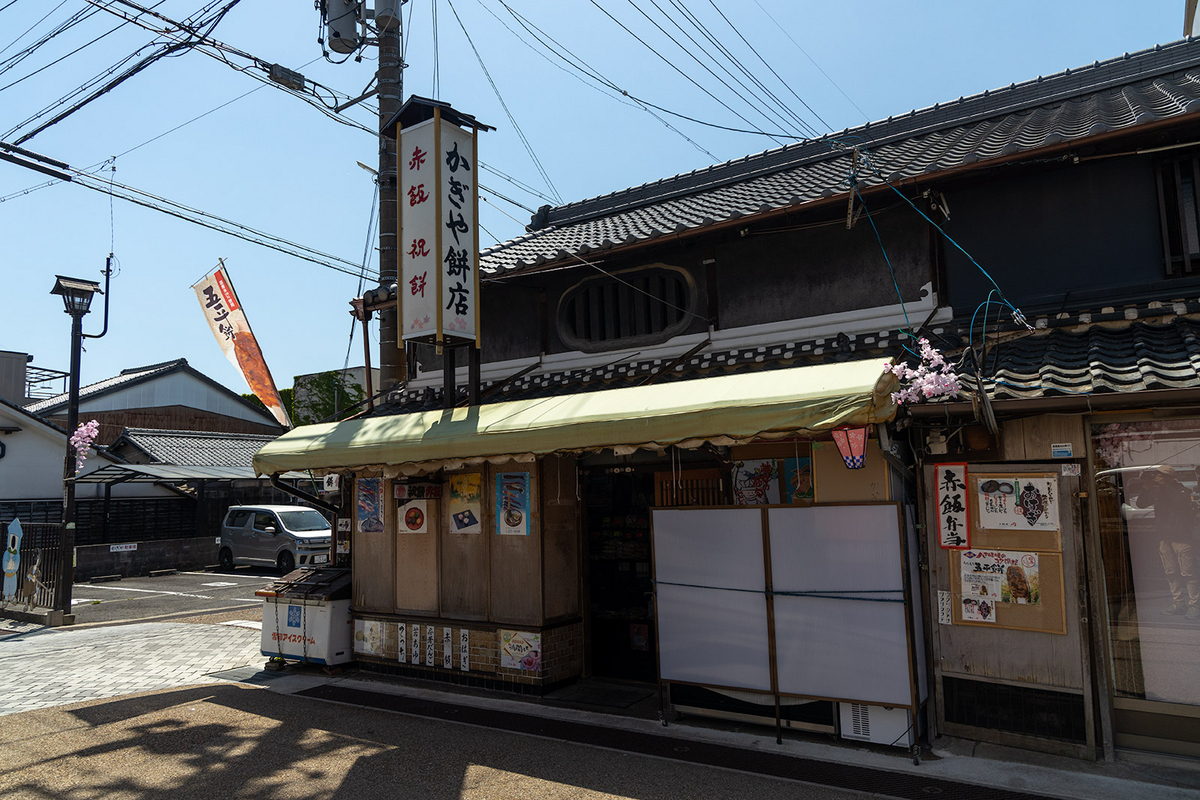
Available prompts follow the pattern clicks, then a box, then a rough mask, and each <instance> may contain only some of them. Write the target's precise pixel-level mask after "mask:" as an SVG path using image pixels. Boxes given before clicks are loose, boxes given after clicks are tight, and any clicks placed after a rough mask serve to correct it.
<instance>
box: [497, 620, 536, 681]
mask: <svg viewBox="0 0 1200 800" xmlns="http://www.w3.org/2000/svg"><path fill="white" fill-rule="evenodd" d="M500 666H502V667H505V668H506V669H519V670H524V671H526V672H537V671H538V670H540V669H541V668H542V635H541V634H540V633H528V632H526V631H505V630H502V631H500Z"/></svg>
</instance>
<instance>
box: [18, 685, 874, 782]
mask: <svg viewBox="0 0 1200 800" xmlns="http://www.w3.org/2000/svg"><path fill="white" fill-rule="evenodd" d="M0 765H2V766H0V796H2V797H5V798H18V797H30V798H44V797H56V798H58V797H61V798H105V797H121V798H127V799H128V800H160V799H161V800H168V798H170V800H178V799H179V798H189V797H196V798H205V800H213V798H227V797H255V798H259V797H269V798H274V797H280V798H338V799H339V800H351V799H353V800H363V799H364V798H373V797H390V796H408V797H421V798H484V797H490V798H494V797H503V798H522V797H529V798H535V797H536V798H596V797H636V798H647V799H656V798H664V799H665V798H681V797H706V798H708V797H713V798H725V797H728V798H745V797H755V798H756V800H773V799H774V798H785V797H786V798H810V797H811V798H849V797H851V796H852V795H850V794H848V793H844V792H840V791H834V790H828V789H823V788H816V787H809V786H806V785H803V784H797V783H795V782H791V781H779V780H775V779H771V778H763V777H758V776H753V775H746V774H741V773H734V772H729V771H722V770H714V769H710V768H707V767H704V766H698V765H690V764H680V763H672V762H667V761H663V760H661V759H654V758H646V757H641V756H636V755H630V754H626V753H619V752H613V751H609V750H601V749H596V748H591V747H584V746H580V745H574V744H567V743H563V742H558V741H551V740H547V739H540V738H535V737H530V736H522V735H518V734H514V733H509V732H506V731H496V730H489V729H485V728H479V727H472V726H465V725H457V724H449V723H446V722H444V721H438V720H429V719H422V718H418V717H411V716H405V715H401V714H393V713H387V712H383V711H377V710H373V709H363V708H357V707H351V706H344V705H336V704H331V703H324V702H320V701H316V700H310V699H306V698H300V697H294V696H287V695H280V694H276V693H274V692H270V691H266V690H264V689H260V688H251V687H247V686H239V685H228V684H225V685H214V686H203V687H199V688H189V689H181V690H175V691H167V692H158V693H154V694H147V695H142V696H133V697H127V698H123V699H119V700H114V701H107V702H97V703H92V704H87V705H82V706H75V707H64V708H56V709H46V710H43V711H33V712H27V713H24V714H16V715H12V716H10V717H7V718H5V721H4V726H3V728H2V729H0Z"/></svg>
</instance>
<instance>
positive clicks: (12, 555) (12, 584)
mask: <svg viewBox="0 0 1200 800" xmlns="http://www.w3.org/2000/svg"><path fill="white" fill-rule="evenodd" d="M22 535H23V532H22V531H21V521H20V520H18V519H14V520H13V521H12V522H10V523H8V536H7V537H6V539H5V545H4V553H3V554H0V566H3V568H4V593H3V595H2V596H0V599H2V600H3V601H4V602H6V603H15V602H17V590H18V589H19V588H20V587H21V581H20V572H21V536H22Z"/></svg>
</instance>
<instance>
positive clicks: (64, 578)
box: [50, 262, 111, 617]
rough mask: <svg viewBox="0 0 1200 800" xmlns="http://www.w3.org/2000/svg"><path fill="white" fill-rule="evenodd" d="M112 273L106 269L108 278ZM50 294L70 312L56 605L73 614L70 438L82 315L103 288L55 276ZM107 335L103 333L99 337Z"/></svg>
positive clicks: (75, 413) (76, 414)
mask: <svg viewBox="0 0 1200 800" xmlns="http://www.w3.org/2000/svg"><path fill="white" fill-rule="evenodd" d="M110 272H111V262H110V267H109V269H106V270H105V275H106V277H107V276H108V275H109V273H110ZM55 278H56V280H55V282H54V288H53V289H52V290H51V291H50V294H57V295H60V296H61V297H62V299H63V305H64V306H65V310H66V312H67V313H68V314H70V315H71V378H70V389H69V394H68V395H67V397H68V400H67V454H66V458H65V459H64V460H63V529H62V539H61V541H60V543H59V548H60V549H59V567H58V580H57V582H56V584H55V595H56V597H55V605H56V606H57V607H58V609H59V610H61V611H62V613H63V616H64V617H65V616H66V615H68V614H70V613H71V584H72V582H73V580H74V572H75V449H74V448H73V447H72V446H71V442H70V437H71V435H72V434H74V433H75V429H76V428H78V427H79V356H80V353H81V351H82V350H83V337H84V333H83V317H84V315H85V314H87V313H88V310H89V309H90V308H91V305H92V297H93V296H94V295H95V294H96V293H97V292H99V291H100V284H98V283H96V282H95V281H86V280H82V279H80V278H64V277H63V276H61V275H56V276H55ZM104 317H105V326H104V328H105V333H107V332H108V303H107V300H106V302H105V306H104ZM103 335H104V334H103V333H101V334H100V336H103Z"/></svg>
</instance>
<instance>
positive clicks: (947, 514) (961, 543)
mask: <svg viewBox="0 0 1200 800" xmlns="http://www.w3.org/2000/svg"><path fill="white" fill-rule="evenodd" d="M934 470H935V472H936V476H937V520H938V544H939V545H941V546H942V547H944V548H946V549H950V550H960V549H965V548H967V547H970V539H971V534H970V527H971V526H970V516H969V508H968V505H969V504H968V500H967V498H968V495H967V465H966V464H937V465H936V466H935V467H934Z"/></svg>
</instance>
